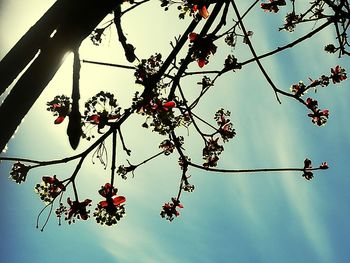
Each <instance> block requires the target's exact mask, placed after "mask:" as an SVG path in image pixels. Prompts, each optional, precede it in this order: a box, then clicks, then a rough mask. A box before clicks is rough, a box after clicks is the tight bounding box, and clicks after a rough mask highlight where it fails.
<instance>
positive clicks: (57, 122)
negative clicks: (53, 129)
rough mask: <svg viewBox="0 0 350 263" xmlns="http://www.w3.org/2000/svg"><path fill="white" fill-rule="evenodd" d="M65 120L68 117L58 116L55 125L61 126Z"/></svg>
mask: <svg viewBox="0 0 350 263" xmlns="http://www.w3.org/2000/svg"><path fill="white" fill-rule="evenodd" d="M65 118H66V116H58V117H57V119H56V120H55V122H54V123H55V124H60V123H62V122H63V121H64V119H65Z"/></svg>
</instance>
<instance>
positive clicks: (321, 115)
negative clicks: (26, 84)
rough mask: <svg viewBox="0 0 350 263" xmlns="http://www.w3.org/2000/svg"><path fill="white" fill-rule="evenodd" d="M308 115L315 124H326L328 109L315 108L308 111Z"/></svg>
mask: <svg viewBox="0 0 350 263" xmlns="http://www.w3.org/2000/svg"><path fill="white" fill-rule="evenodd" d="M308 116H309V117H310V118H311V121H312V123H314V124H316V125H317V126H322V125H324V124H326V122H327V121H328V117H329V110H327V109H325V110H322V111H321V110H319V109H317V110H315V111H314V112H313V113H309V114H308Z"/></svg>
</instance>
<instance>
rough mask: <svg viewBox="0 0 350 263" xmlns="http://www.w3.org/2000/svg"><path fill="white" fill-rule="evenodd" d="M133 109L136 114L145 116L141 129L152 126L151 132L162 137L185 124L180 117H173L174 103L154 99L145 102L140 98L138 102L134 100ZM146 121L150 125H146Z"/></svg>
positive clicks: (175, 105)
mask: <svg viewBox="0 0 350 263" xmlns="http://www.w3.org/2000/svg"><path fill="white" fill-rule="evenodd" d="M134 107H135V108H136V109H137V112H138V113H140V114H142V115H147V119H146V121H145V122H144V123H143V124H142V127H144V128H149V126H152V127H153V131H155V132H158V133H159V134H162V135H165V134H167V133H169V132H170V131H172V130H174V129H175V128H176V127H178V126H180V125H182V124H185V123H186V121H185V120H184V117H183V116H182V115H179V116H175V113H174V110H173V109H174V108H176V107H177V104H176V102H175V101H168V100H167V99H159V98H157V97H155V98H153V99H152V100H150V101H148V102H145V101H144V100H143V99H142V98H139V100H138V101H136V100H135V104H134ZM148 121H150V124H148Z"/></svg>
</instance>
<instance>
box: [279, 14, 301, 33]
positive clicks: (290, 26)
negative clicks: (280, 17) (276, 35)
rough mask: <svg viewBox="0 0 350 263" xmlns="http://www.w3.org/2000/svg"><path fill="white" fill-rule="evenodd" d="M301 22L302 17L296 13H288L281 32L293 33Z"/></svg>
mask: <svg viewBox="0 0 350 263" xmlns="http://www.w3.org/2000/svg"><path fill="white" fill-rule="evenodd" d="M300 21H301V17H300V15H296V14H295V12H294V11H293V12H291V13H288V14H287V15H286V17H285V19H284V24H283V27H282V28H280V30H286V31H288V32H293V31H294V29H295V26H296V24H297V23H298V22H300Z"/></svg>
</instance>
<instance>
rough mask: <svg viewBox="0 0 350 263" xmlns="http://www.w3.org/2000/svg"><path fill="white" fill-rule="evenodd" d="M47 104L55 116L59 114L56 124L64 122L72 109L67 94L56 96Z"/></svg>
mask: <svg viewBox="0 0 350 263" xmlns="http://www.w3.org/2000/svg"><path fill="white" fill-rule="evenodd" d="M46 105H47V106H48V108H47V110H48V111H51V112H52V113H53V115H54V116H57V118H56V119H55V121H54V123H55V124H60V123H62V122H63V121H64V119H65V118H66V117H67V116H68V115H69V113H70V109H71V101H70V98H69V97H67V96H65V95H61V96H56V97H55V98H54V99H53V100H52V101H49V102H47V103H46Z"/></svg>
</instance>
